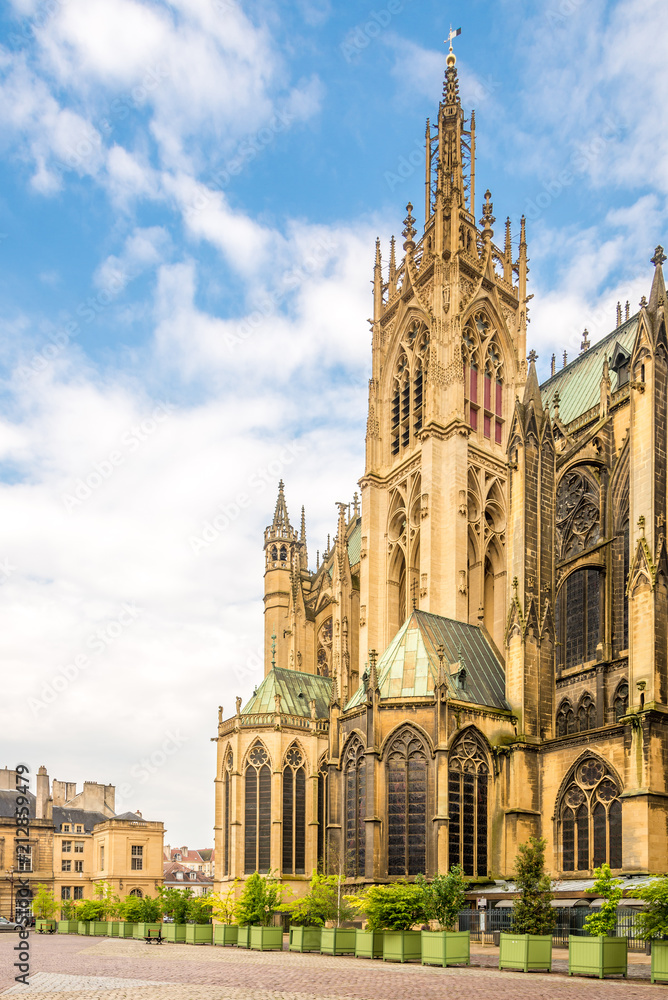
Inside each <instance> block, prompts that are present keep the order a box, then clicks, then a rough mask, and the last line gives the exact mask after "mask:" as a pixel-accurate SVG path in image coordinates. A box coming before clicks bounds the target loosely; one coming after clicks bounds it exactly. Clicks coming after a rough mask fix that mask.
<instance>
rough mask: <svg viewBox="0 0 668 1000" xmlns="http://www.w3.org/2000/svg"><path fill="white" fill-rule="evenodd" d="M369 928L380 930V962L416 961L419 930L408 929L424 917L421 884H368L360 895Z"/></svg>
mask: <svg viewBox="0 0 668 1000" xmlns="http://www.w3.org/2000/svg"><path fill="white" fill-rule="evenodd" d="M363 907H364V910H365V912H366V915H367V925H368V928H369V930H372V931H384V932H385V933H384V934H383V961H384V962H413V961H416V962H419V961H420V960H421V957H422V947H421V937H420V934H421V932H420V931H414V930H411V928H412V927H413V926H414V925H415V924H417V923H422V921H423V920H424V919H425V917H426V913H425V893H424V888H423V885H422V884H419V883H411V882H405V881H400V882H393V883H391V884H390V885H372V886H371V888H370V889H369V890H368V891H367V893H366V894H365V896H364V897H363Z"/></svg>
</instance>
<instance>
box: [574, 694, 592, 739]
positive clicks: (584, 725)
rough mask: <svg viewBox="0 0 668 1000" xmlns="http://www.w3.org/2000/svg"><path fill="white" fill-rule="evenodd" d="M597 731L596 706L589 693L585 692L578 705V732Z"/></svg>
mask: <svg viewBox="0 0 668 1000" xmlns="http://www.w3.org/2000/svg"><path fill="white" fill-rule="evenodd" d="M588 729H596V705H595V704H594V700H593V698H592V696H591V695H590V694H589V692H585V693H584V694H583V695H582V697H581V698H580V704H579V705H578V732H579V733H584V732H586V731H587V730H588Z"/></svg>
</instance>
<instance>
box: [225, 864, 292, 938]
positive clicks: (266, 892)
mask: <svg viewBox="0 0 668 1000" xmlns="http://www.w3.org/2000/svg"><path fill="white" fill-rule="evenodd" d="M284 892H285V890H284V888H283V886H282V885H280V883H279V882H278V881H277V880H276V879H275V878H274V876H273V875H272V874H271V872H268V874H267V875H260V874H259V873H258V872H254V873H253V874H252V875H251V876H250V878H248V879H246V883H245V885H244V888H243V892H242V893H241V896H240V897H239V901H238V903H237V907H236V917H237V923H238V924H241V925H245V924H255V925H258V924H259V925H260V926H261V927H268V926H269V924H270V923H271V918H272V914H273V912H274V910H277V909H278V908H279V906H280V903H281V900H282V898H283V894H284Z"/></svg>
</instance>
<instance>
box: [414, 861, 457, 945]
mask: <svg viewBox="0 0 668 1000" xmlns="http://www.w3.org/2000/svg"><path fill="white" fill-rule="evenodd" d="M416 881H417V882H418V884H419V885H420V886H422V891H423V892H424V908H425V918H426V919H427V920H436V921H437V922H438V926H439V927H440V928H441V930H444V931H453V930H454V929H455V925H456V923H457V918H458V916H459V911H460V910H463V909H464V906H465V905H466V886H467V882H466V879H465V877H464V869H463V868H462V866H461V865H452V867H451V868H450V871H449V872H448V873H447V874H446V875H444V874H440V873H439V874H438V875H435V876H434V878H433V879H432V880H431V882H427V880H426V879H425V877H424V875H418V877H417V880H416Z"/></svg>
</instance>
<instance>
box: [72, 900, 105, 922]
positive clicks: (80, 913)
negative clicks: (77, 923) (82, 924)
mask: <svg viewBox="0 0 668 1000" xmlns="http://www.w3.org/2000/svg"><path fill="white" fill-rule="evenodd" d="M76 914H77V920H104V903H103V901H102V900H101V899H82V901H81V902H80V903H79V904H78V906H77V908H76Z"/></svg>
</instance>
